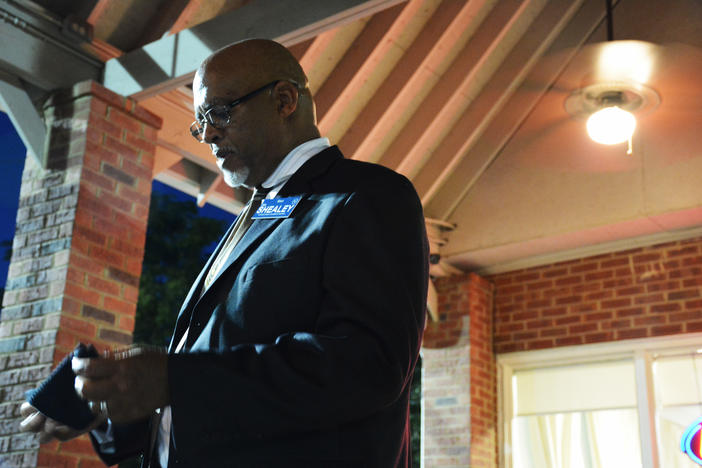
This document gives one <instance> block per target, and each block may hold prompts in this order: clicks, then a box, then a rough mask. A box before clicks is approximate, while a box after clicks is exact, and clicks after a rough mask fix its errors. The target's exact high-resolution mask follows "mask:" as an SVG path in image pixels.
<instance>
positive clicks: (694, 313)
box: [668, 310, 702, 322]
mask: <svg viewBox="0 0 702 468" xmlns="http://www.w3.org/2000/svg"><path fill="white" fill-rule="evenodd" d="M695 320H702V311H700V310H691V311H688V312H676V313H672V314H670V315H668V321H669V322H692V321H695Z"/></svg>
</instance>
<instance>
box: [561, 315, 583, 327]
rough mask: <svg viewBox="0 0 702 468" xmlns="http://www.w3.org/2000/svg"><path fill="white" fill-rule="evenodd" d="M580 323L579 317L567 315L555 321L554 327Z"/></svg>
mask: <svg viewBox="0 0 702 468" xmlns="http://www.w3.org/2000/svg"><path fill="white" fill-rule="evenodd" d="M577 322H580V316H579V315H568V316H566V317H560V318H557V319H556V320H555V323H556V325H568V324H569V323H577Z"/></svg>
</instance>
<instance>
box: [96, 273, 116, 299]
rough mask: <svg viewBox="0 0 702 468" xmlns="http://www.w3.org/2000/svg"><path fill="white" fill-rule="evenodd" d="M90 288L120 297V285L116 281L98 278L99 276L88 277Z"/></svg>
mask: <svg viewBox="0 0 702 468" xmlns="http://www.w3.org/2000/svg"><path fill="white" fill-rule="evenodd" d="M88 286H90V288H92V289H95V290H97V291H100V292H103V293H106V294H111V295H113V296H119V293H120V285H119V284H118V283H116V282H114V281H110V280H106V279H103V278H98V277H97V276H93V275H88Z"/></svg>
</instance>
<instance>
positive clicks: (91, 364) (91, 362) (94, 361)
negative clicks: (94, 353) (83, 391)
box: [71, 357, 118, 379]
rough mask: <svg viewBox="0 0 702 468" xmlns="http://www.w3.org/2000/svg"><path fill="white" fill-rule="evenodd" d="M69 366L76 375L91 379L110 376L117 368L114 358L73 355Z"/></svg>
mask: <svg viewBox="0 0 702 468" xmlns="http://www.w3.org/2000/svg"><path fill="white" fill-rule="evenodd" d="M71 367H72V368H73V372H74V373H75V374H76V375H80V376H83V377H90V378H92V379H103V378H105V377H110V376H112V375H114V374H115V372H117V370H118V365H117V362H116V361H115V360H114V359H101V358H79V357H74V358H73V359H71Z"/></svg>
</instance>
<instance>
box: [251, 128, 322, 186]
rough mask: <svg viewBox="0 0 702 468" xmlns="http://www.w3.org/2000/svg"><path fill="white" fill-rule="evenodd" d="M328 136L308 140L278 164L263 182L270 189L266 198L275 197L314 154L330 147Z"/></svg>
mask: <svg viewBox="0 0 702 468" xmlns="http://www.w3.org/2000/svg"><path fill="white" fill-rule="evenodd" d="M330 146H331V145H330V144H329V139H328V138H315V139H313V140H308V141H306V142H304V143H302V144H301V145H299V146H296V147H295V148H293V149H292V151H290V152H289V153H288V154H287V155H286V156H285V157H284V158H283V160H282V161H281V162H280V164H278V167H276V168H275V171H273V173H272V174H271V175H270V176H269V177H268V178H267V179H266V180H264V181H263V183H262V184H261V185H262V186H263V187H264V188H268V189H270V192H268V195H267V196H266V198H275V197H276V196H277V195H278V191H279V190H280V189H281V188H282V187H283V184H285V182H287V181H288V179H290V177H292V175H293V174H294V173H295V172H296V171H297V170H298V169H300V167H301V166H302V165H303V164H305V163H306V162H307V161H308V160H309V159H310V158H311V157H312V156H314V155H315V154H317V153H319V152H321V151H322V150H324V149H326V148H329V147H330Z"/></svg>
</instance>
